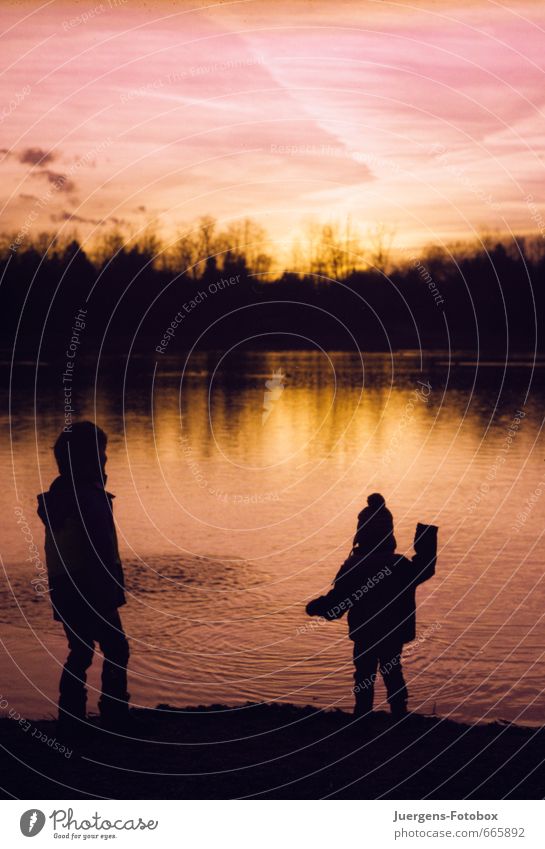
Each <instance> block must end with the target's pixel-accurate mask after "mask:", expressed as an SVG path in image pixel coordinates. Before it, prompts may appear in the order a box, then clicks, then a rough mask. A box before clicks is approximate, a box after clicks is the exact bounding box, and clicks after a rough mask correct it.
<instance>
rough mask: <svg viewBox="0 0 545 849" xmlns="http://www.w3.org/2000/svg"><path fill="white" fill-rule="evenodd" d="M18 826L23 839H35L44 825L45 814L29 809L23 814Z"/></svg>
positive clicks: (35, 809)
mask: <svg viewBox="0 0 545 849" xmlns="http://www.w3.org/2000/svg"><path fill="white" fill-rule="evenodd" d="M19 825H20V826H21V832H22V833H23V834H24V835H25V837H36V835H37V834H39V833H40V831H41V830H42V828H43V827H44V825H45V814H44V813H43V811H39V810H38V809H37V808H31V809H30V811H25V812H24V814H23V815H22V817H21V819H20V821H19Z"/></svg>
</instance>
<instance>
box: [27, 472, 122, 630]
mask: <svg viewBox="0 0 545 849" xmlns="http://www.w3.org/2000/svg"><path fill="white" fill-rule="evenodd" d="M113 498H114V496H113V495H112V494H111V493H109V492H107V491H106V490H105V489H104V487H103V486H102V485H101V484H100V483H96V482H93V481H81V482H80V483H77V484H76V485H75V486H74V484H73V483H72V481H71V480H66V479H65V478H64V477H62V476H60V477H58V478H56V479H55V480H54V481H53V483H52V484H51V487H50V489H49V491H48V492H43V493H41V495H38V515H39V517H40V519H41V520H42V522H43V523H44V525H45V555H46V564H47V572H48V577H49V586H50V590H51V602H52V605H53V615H54V618H55V619H57V620H60V621H66V620H67V619H70V620H76V621H77V620H78V619H81V618H82V617H83V616H89V615H92V614H93V612H96V613H98V614H99V615H100V614H103V613H105V612H106V611H111V610H112V609H115V608H117V607H121V605H123V604H125V594H124V591H123V588H124V578H123V568H122V566H121V561H120V558H119V551H118V546H117V534H116V531H115V525H114V520H113V514H112V499H113Z"/></svg>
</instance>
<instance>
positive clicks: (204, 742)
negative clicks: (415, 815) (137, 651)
mask: <svg viewBox="0 0 545 849" xmlns="http://www.w3.org/2000/svg"><path fill="white" fill-rule="evenodd" d="M133 713H134V716H135V719H136V720H137V721H138V722H139V723H140V727H139V729H138V731H137V732H135V734H134V738H136V739H134V738H133V739H129V738H123V737H119V736H115V735H112V734H108V733H105V732H103V731H101V730H100V729H98V728H97V726H96V725H95V724H94V723H92V724H91V727H90V729H89V733H88V738H87V739H86V740H85V741H83V742H82V743H81V744H79V745H71V746H70V748H71V749H72V750H73V751H72V754H71V756H70V757H66V755H65V754H62V753H60V752H59V751H58V749H56V748H55V742H56V743H59V742H60V738H59V737H58V732H57V730H56V725H55V723H54V722H35V723H32V722H31V723H30V727H29V728H27V729H26V730H25V728H26V726H25V725H24V724H23V723H22V722H21V723H17V722H15V721H14V720H9V719H3V720H1V721H0V746H1V748H0V776H1V778H0V784H1V785H2V788H3V791H2V796H3V797H4V798H10V797H16V798H22V799H72V798H94V797H99V798H101V797H102V798H114V799H159V798H167V799H169V798H172V799H188V798H189V799H201V798H209V799H224V798H238V797H248V796H249V797H257V798H264V797H268V798H302V799H315V798H322V797H327V796H331V797H334V798H359V799H374V798H389V799H419V798H424V797H430V798H434V799H462V798H479V799H500V798H504V797H507V798H513V799H537V798H540V799H541V798H543V797H545V767H544V763H543V761H544V759H545V745H544V742H545V729H530V728H523V727H519V726H514V725H504V724H491V725H478V726H468V725H461V724H459V723H454V722H450V721H448V720H442V719H440V718H439V717H424V716H412V717H409V718H407V719H406V720H403V721H402V722H400V723H397V724H393V723H392V722H391V720H390V718H389V717H388V716H387V715H386V714H383V713H379V714H376V715H375V716H374V717H373V720H372V723H371V725H370V726H369V727H368V729H367V730H366V729H364V728H363V727H362V723H361V722H358V721H354V719H353V717H352V716H350V715H349V714H346V713H343V712H342V711H327V712H321V711H317V710H315V709H314V708H297V707H293V706H291V705H285V706H281V705H246V706H244V707H240V708H237V709H233V708H230V709H229V708H225V707H222V706H214V707H210V708H192V709H186V710H183V711H182V710H174V709H168V708H166V706H161V709H160V710H156V711H152V710H150V711H141V710H140V711H134V712H133ZM34 729H36V730H34ZM44 738H45V739H44ZM51 740H54V741H55V742H54V743H51V745H49V744H48V741H51Z"/></svg>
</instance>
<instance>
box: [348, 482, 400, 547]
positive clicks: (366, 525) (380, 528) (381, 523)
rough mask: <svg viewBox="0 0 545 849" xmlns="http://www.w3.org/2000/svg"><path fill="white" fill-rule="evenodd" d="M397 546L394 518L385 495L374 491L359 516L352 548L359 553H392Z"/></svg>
mask: <svg viewBox="0 0 545 849" xmlns="http://www.w3.org/2000/svg"><path fill="white" fill-rule="evenodd" d="M396 546H397V543H396V538H395V536H394V518H393V516H392V514H391V513H390V511H389V510H388V508H387V507H386V501H385V500H384V496H383V495H381V494H380V493H379V492H373V493H372V494H371V495H369V496H368V498H367V507H364V509H363V510H362V511H361V513H360V514H359V516H358V527H357V530H356V535H355V537H354V541H353V543H352V550H353V551H354V552H355V553H359V554H364V553H365V554H372V553H373V552H375V553H380V554H384V553H390V554H391V553H393V552H394V551H395V550H396Z"/></svg>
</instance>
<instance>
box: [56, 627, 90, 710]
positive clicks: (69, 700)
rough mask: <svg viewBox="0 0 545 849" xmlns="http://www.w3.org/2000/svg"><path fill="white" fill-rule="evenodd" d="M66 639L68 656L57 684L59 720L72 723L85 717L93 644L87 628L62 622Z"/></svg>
mask: <svg viewBox="0 0 545 849" xmlns="http://www.w3.org/2000/svg"><path fill="white" fill-rule="evenodd" d="M63 627H64V632H65V634H66V638H67V640H68V649H69V653H68V658H67V660H66V663H65V664H64V668H63V671H62V675H61V680H60V684H59V720H60V721H61V722H65V723H68V724H70V723H72V722H74V721H77V720H84V719H85V707H86V704H87V688H86V686H85V682H86V681H87V670H88V669H89V667H90V666H91V664H92V662H93V655H94V649H95V644H94V642H93V638H92V636H91V633H90V631H89V630H88V629H87V628H82V629H79V631H78V632H76V631H75V630H73V629H72V628H70V627H69V626H68V625H66V624H65V623H63Z"/></svg>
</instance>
